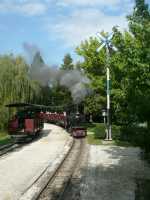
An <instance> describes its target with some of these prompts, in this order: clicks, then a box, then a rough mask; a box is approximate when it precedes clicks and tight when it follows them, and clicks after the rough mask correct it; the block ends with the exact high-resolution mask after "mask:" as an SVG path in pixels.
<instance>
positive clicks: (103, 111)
mask: <svg viewBox="0 0 150 200" xmlns="http://www.w3.org/2000/svg"><path fill="white" fill-rule="evenodd" d="M102 116H103V117H104V125H105V124H106V116H107V112H106V110H105V109H103V110H102Z"/></svg>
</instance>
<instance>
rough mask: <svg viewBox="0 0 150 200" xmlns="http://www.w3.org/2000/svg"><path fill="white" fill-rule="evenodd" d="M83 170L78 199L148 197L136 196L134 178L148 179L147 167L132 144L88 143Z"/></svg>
mask: <svg viewBox="0 0 150 200" xmlns="http://www.w3.org/2000/svg"><path fill="white" fill-rule="evenodd" d="M87 165H88V167H87V168H85V169H84V168H83V169H82V175H83V178H82V181H81V184H80V198H76V200H77V199H80V200H135V199H142V200H149V199H150V198H144V197H142V198H136V190H137V184H136V183H137V181H139V180H145V179H146V180H150V168H149V166H148V164H147V163H146V162H145V161H143V160H141V158H140V149H139V148H134V147H128V148H124V147H117V146H90V151H89V157H88V164H87Z"/></svg>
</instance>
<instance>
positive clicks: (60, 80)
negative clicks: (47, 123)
mask: <svg viewBox="0 0 150 200" xmlns="http://www.w3.org/2000/svg"><path fill="white" fill-rule="evenodd" d="M24 49H25V51H26V52H27V53H28V55H29V58H30V60H31V61H32V64H31V68H30V72H29V75H30V77H31V78H32V79H35V80H37V81H39V82H40V83H41V84H42V85H49V86H51V87H53V86H55V85H57V84H59V85H61V86H64V87H66V88H68V89H69V91H70V92H71V95H72V98H73V101H74V103H80V102H81V101H82V100H83V99H84V98H85V97H86V96H87V95H89V93H90V89H89V87H88V84H89V83H90V80H89V79H88V78H87V76H86V75H85V74H84V73H83V72H82V71H80V70H77V69H73V70H61V69H59V68H58V67H56V66H53V67H49V66H48V65H46V64H45V63H44V60H43V58H42V56H41V54H40V50H39V48H38V47H37V46H35V45H30V44H27V43H24Z"/></svg>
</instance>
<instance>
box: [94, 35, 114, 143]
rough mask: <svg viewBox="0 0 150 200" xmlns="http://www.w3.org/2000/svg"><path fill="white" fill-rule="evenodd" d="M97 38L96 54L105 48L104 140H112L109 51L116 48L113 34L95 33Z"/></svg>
mask: <svg viewBox="0 0 150 200" xmlns="http://www.w3.org/2000/svg"><path fill="white" fill-rule="evenodd" d="M97 36H98V37H99V39H100V47H99V48H98V49H97V52H100V51H101V50H102V49H103V47H105V48H106V73H107V129H106V138H105V140H112V133H111V118H110V63H109V60H110V50H114V51H117V48H116V47H115V46H113V45H112V43H111V39H112V37H113V33H111V34H109V35H108V36H106V37H104V36H102V35H101V34H100V33H97Z"/></svg>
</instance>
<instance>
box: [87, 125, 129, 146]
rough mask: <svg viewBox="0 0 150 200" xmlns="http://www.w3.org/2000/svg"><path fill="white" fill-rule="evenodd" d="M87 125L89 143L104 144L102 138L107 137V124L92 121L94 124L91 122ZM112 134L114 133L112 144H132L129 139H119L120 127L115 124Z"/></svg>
mask: <svg viewBox="0 0 150 200" xmlns="http://www.w3.org/2000/svg"><path fill="white" fill-rule="evenodd" d="M85 127H86V128H87V140H88V143H89V144H92V145H102V140H103V139H104V138H105V129H106V128H105V125H104V124H103V123H92V124H90V123H89V124H85ZM112 135H113V141H112V142H111V144H113V145H116V146H123V147H128V146H132V145H131V144H130V143H129V142H127V141H121V140H119V137H120V127H118V126H116V125H113V126H112ZM107 145H108V144H107Z"/></svg>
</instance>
